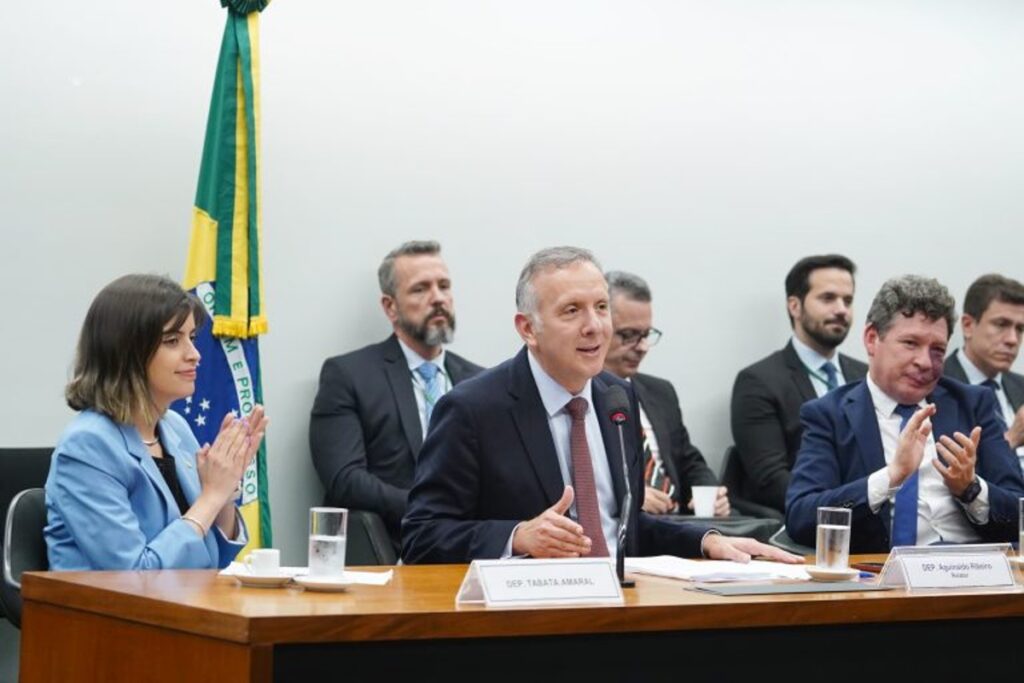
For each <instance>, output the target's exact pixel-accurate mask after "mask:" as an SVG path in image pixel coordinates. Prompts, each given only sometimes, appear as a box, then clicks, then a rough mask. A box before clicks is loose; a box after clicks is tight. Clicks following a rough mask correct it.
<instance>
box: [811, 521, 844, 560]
mask: <svg viewBox="0 0 1024 683" xmlns="http://www.w3.org/2000/svg"><path fill="white" fill-rule="evenodd" d="M814 551H815V552H814V561H815V564H817V565H818V566H819V567H820V568H822V569H846V568H847V566H848V565H849V564H850V510H849V508H818V538H817V544H816V545H815V548H814Z"/></svg>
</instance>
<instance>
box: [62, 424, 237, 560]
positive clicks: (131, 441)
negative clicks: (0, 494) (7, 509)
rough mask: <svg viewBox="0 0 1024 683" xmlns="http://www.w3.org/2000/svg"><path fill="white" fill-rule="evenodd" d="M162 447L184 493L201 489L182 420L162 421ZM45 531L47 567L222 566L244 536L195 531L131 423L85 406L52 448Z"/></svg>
mask: <svg viewBox="0 0 1024 683" xmlns="http://www.w3.org/2000/svg"><path fill="white" fill-rule="evenodd" d="M159 429H160V437H161V439H162V442H163V446H164V448H165V449H167V451H168V452H169V453H170V454H171V455H172V456H174V461H175V465H176V468H177V472H178V479H179V480H180V482H181V489H182V491H183V492H184V494H185V499H186V500H187V501H188V502H189V503H190V504H191V503H193V502H195V499H196V498H197V497H198V496H199V491H200V484H199V473H198V471H197V470H196V452H197V451H198V450H199V444H198V443H197V442H196V439H195V437H194V436H193V435H192V432H191V431H190V430H189V428H188V424H187V423H186V422H185V420H184V419H183V418H182V417H181V416H180V415H178V414H177V413H174V412H172V411H168V412H167V413H166V414H165V415H164V416H163V418H162V419H161V420H160V427H159ZM46 516H47V524H46V528H45V530H44V535H45V537H46V548H47V552H48V555H49V558H50V569H52V570H72V569H208V568H213V567H226V566H227V565H228V564H229V563H230V562H231V560H233V559H234V558H235V555H237V554H238V551H239V550H241V549H242V547H243V546H244V545H245V542H246V533H245V528H244V525H243V523H242V521H241V515H239V516H238V523H239V525H240V526H239V528H240V533H239V540H238V541H229V540H227V539H226V538H224V535H223V533H221V531H220V529H217V528H216V526H214V528H213V529H212V530H211V531H210V532H209V533H207V534H206V537H205V538H200V537H199V536H198V535H197V534H196V529H195V527H194V526H193V525H192V524H190V523H189V522H186V521H184V520H183V519H182V518H181V513H180V511H179V509H178V505H177V503H175V502H174V497H173V496H172V495H171V491H170V489H169V488H168V487H167V483H166V482H165V481H164V478H163V476H162V475H161V474H160V470H159V469H157V466H156V463H154V462H153V458H152V456H150V454H149V452H148V451H147V450H146V447H145V446H144V445H143V444H142V439H141V437H139V433H138V431H136V429H135V427H133V426H131V425H123V424H118V423H116V422H114V421H113V420H111V419H110V418H109V417H106V416H105V415H101V414H99V413H96V412H93V411H91V410H85V411H82V412H81V413H79V415H78V416H77V417H76V418H75V419H74V421H73V422H72V423H71V424H70V425H69V426H68V428H67V429H66V430H65V431H64V434H63V435H62V436H61V439H60V442H59V443H58V444H57V448H56V450H55V451H54V452H53V460H52V464H51V465H50V474H49V476H48V477H47V479H46Z"/></svg>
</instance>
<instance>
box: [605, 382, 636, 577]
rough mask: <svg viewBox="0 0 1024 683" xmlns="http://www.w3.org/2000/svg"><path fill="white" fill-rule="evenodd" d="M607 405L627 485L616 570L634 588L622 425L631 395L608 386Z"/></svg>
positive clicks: (629, 496)
mask: <svg viewBox="0 0 1024 683" xmlns="http://www.w3.org/2000/svg"><path fill="white" fill-rule="evenodd" d="M604 402H605V407H606V408H607V410H608V419H609V420H611V421H612V424H614V425H615V426H616V427H618V429H619V453H621V454H622V481H623V483H624V484H625V485H626V495H625V496H623V497H622V507H621V509H620V510H619V533H618V538H619V552H618V553H616V557H615V571H616V573H617V574H618V575H619V584H620V585H621V586H623V587H625V588H632V587H633V586H634V585H636V584H635V582H633V581H626V529H627V528H628V527H629V517H630V513H631V512H632V509H633V492H632V490H631V488H630V486H629V467H627V466H626V439H625V437H624V436H623V432H622V425H624V424H626V422H627V421H629V396H627V395H626V390H625V389H623V388H622V387H620V386H619V385H617V384H613V385H612V386H610V387H608V390H607V391H605V392H604Z"/></svg>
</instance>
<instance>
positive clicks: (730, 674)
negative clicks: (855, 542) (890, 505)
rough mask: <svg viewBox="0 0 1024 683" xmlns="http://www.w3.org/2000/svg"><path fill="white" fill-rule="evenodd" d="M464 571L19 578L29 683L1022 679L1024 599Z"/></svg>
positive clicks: (91, 574)
mask: <svg viewBox="0 0 1024 683" xmlns="http://www.w3.org/2000/svg"><path fill="white" fill-rule="evenodd" d="M465 569H466V568H465V566H462V565H448V566H415V567H397V568H395V577H394V580H393V581H392V583H391V584H390V585H388V586H386V587H375V586H357V587H353V588H352V589H351V590H350V591H349V592H347V593H335V594H329V593H307V592H304V591H302V590H299V589H294V588H289V589H278V590H272V589H258V588H243V587H240V586H238V585H236V584H235V582H234V580H232V579H225V578H218V577H217V576H216V574H215V572H213V571H153V572H67V573H35V574H26V575H25V576H24V579H23V581H24V585H23V595H24V599H25V602H24V616H23V632H22V654H21V668H22V673H21V676H22V678H21V680H22V681H24V682H29V681H62V682H63V681H78V680H96V681H218V682H220V681H271V680H282V681H344V682H345V683H348V681H350V680H377V679H379V680H381V681H385V680H386V681H391V680H396V679H397V678H398V677H400V676H407V677H413V676H414V677H415V679H406V680H417V681H420V680H428V681H429V680H437V679H443V680H445V681H457V680H478V681H479V680H484V681H492V680H524V679H525V680H527V681H529V682H530V683H533V681H538V680H555V679H558V680H566V678H567V677H571V680H576V679H578V678H579V677H581V676H583V675H586V676H587V678H588V679H590V678H591V677H592V678H593V679H594V680H615V681H623V680H637V679H640V678H643V679H644V680H648V681H649V680H673V681H679V680H683V681H684V683H689V682H690V681H694V680H717V681H723V680H735V679H737V678H740V677H746V676H751V675H759V676H762V677H771V678H772V679H778V678H782V677H789V676H796V675H799V676H800V677H805V676H807V675H811V676H814V677H822V678H823V680H826V681H829V682H830V683H831V682H832V681H836V680H843V679H846V678H857V679H858V680H864V679H865V678H873V677H883V676H885V677H889V676H890V675H892V674H893V672H894V671H897V670H899V669H900V667H902V666H904V665H908V664H910V663H913V669H912V671H913V673H914V678H915V680H916V679H920V678H924V677H928V676H932V677H934V678H935V679H936V680H948V679H950V678H952V677H959V676H967V677H970V678H977V677H978V676H983V675H990V674H1000V673H1001V674H1004V675H1005V674H1012V675H1017V674H1018V673H1019V672H1020V671H1021V668H1020V664H1021V659H1022V655H1021V654H1020V652H1021V649H1022V648H1021V647H1020V645H1019V642H1020V640H1021V639H1022V638H1024V629H1022V626H1024V594H1021V593H1005V592H1003V593H957V594H949V593H944V594H942V595H910V594H908V593H907V592H905V591H902V590H898V591H887V592H873V593H821V594H813V595H775V596H751V597H728V598H726V597H718V596H714V595H706V594H701V593H696V592H693V591H688V590H685V589H684V587H685V585H686V584H683V583H681V582H677V581H670V580H666V579H656V578H645V577H637V585H636V588H635V589H629V590H627V591H626V604H625V606H621V607H620V606H616V607H569V608H555V609H535V608H534V609H516V610H488V609H485V608H482V607H470V608H463V609H458V610H457V609H456V608H455V604H454V599H455V593H456V590H457V589H458V586H459V583H460V581H461V579H462V576H463V574H464V573H465ZM893 667H896V669H893ZM909 671H910V670H908V672H909Z"/></svg>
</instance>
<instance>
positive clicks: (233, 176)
mask: <svg viewBox="0 0 1024 683" xmlns="http://www.w3.org/2000/svg"><path fill="white" fill-rule="evenodd" d="M266 4H267V2H266V1H265V0H221V5H222V6H224V7H227V8H228V18H227V25H226V26H225V27H224V38H223V41H222V42H221V47H220V58H219V60H218V63H217V73H216V77H215V79H214V84H213V98H212V100H211V102H210V114H209V118H208V119H207V123H206V139H205V140H204V142H203V160H202V165H201V166H200V168H199V188H198V190H197V191H196V201H195V206H194V207H193V210H192V234H191V239H190V243H189V252H188V262H187V264H186V267H185V281H184V286H185V288H186V289H188V290H190V291H192V292H194V293H195V294H196V296H198V297H199V300H200V301H202V302H203V304H204V305H205V306H206V310H207V312H208V313H209V314H210V318H211V319H212V320H213V324H212V325H206V326H204V327H203V329H201V330H200V331H199V338H198V339H197V341H196V346H197V347H198V349H199V352H200V353H201V354H202V361H201V363H200V368H199V373H198V376H197V379H196V392H195V394H193V395H192V396H190V397H188V398H186V399H183V400H181V401H176V402H175V403H174V405H172V406H171V407H172V409H174V410H176V411H177V412H179V413H180V414H181V415H182V416H183V417H184V418H185V419H186V420H188V422H189V425H190V426H191V427H192V431H193V432H194V433H195V435H196V438H197V439H198V441H199V443H201V444H203V443H213V441H214V439H215V438H216V436H217V431H218V428H219V427H220V424H221V420H222V419H223V418H224V415H225V414H227V413H229V412H232V413H234V414H235V415H241V416H245V415H248V414H249V413H250V412H252V410H253V408H254V406H255V404H257V403H262V402H263V386H262V382H261V377H260V356H259V345H258V335H260V334H262V333H264V332H266V331H267V317H266V314H265V312H264V309H263V278H262V277H261V265H260V263H261V262H260V243H261V241H262V238H261V229H260V225H261V221H260V162H259V140H260V95H259V75H260V65H259V16H260V15H259V13H260V11H262V10H263V8H264V7H265V6H266ZM266 462H267V453H266V444H265V443H264V444H263V445H261V446H260V450H259V454H258V455H257V457H256V458H255V459H254V460H253V464H252V466H250V468H249V469H248V470H247V471H246V473H245V476H244V477H243V479H242V493H241V498H240V500H239V503H240V505H241V510H242V516H243V518H244V519H245V522H246V526H247V527H248V529H249V545H248V546H246V551H248V550H249V549H251V548H259V547H266V546H270V545H272V543H273V541H272V538H271V530H270V504H269V495H268V493H269V492H268V481H267V469H266Z"/></svg>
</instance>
